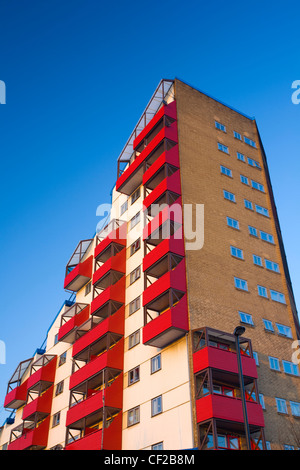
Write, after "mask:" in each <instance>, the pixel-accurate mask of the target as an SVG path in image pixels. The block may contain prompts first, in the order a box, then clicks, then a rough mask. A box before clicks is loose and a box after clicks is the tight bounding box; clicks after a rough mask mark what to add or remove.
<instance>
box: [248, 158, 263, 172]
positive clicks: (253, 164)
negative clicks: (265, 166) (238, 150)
mask: <svg viewBox="0 0 300 470" xmlns="http://www.w3.org/2000/svg"><path fill="white" fill-rule="evenodd" d="M247 160H248V164H249V165H250V166H253V167H254V168H259V169H260V168H261V166H260V164H259V163H258V162H257V161H256V160H253V158H249V157H247Z"/></svg>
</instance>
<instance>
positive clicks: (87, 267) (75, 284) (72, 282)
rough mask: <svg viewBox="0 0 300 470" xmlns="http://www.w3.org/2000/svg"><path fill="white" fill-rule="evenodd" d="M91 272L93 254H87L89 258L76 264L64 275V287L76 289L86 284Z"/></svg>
mask: <svg viewBox="0 0 300 470" xmlns="http://www.w3.org/2000/svg"><path fill="white" fill-rule="evenodd" d="M92 272H93V256H89V258H87V259H86V260H85V261H83V262H82V263H79V264H77V266H76V267H75V268H74V269H72V271H71V272H70V273H69V274H67V276H66V277H65V282H64V289H69V290H74V291H78V290H79V289H81V288H82V287H83V286H84V284H86V282H87V280H88V279H91V277H92Z"/></svg>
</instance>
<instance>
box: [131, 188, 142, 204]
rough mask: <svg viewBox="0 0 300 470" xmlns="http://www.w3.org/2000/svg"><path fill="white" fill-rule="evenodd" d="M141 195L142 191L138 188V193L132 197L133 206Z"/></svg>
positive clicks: (135, 192)
mask: <svg viewBox="0 0 300 470" xmlns="http://www.w3.org/2000/svg"><path fill="white" fill-rule="evenodd" d="M140 195H141V190H140V188H138V189H137V190H136V191H134V193H133V194H132V195H131V200H130V202H131V204H133V203H134V202H135V201H136V200H137V199H138V198H139V197H140Z"/></svg>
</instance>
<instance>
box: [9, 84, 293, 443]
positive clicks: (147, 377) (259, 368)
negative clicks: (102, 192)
mask: <svg viewBox="0 0 300 470" xmlns="http://www.w3.org/2000/svg"><path fill="white" fill-rule="evenodd" d="M116 166H117V179H116V183H115V187H114V189H113V192H112V201H111V214H110V219H109V220H108V221H107V223H106V224H105V226H103V227H102V228H101V229H100V230H99V231H98V232H97V233H96V234H95V235H94V236H93V237H91V238H90V239H87V240H82V241H80V242H79V244H78V246H77V247H76V249H75V251H74V252H73V254H72V256H71V258H70V260H69V262H68V263H67V266H66V275H65V279H64V288H65V290H66V291H67V292H68V293H70V298H69V299H68V300H67V301H66V302H65V303H64V305H63V306H62V307H61V309H60V310H59V312H58V314H57V316H56V317H55V319H54V321H53V323H52V325H51V327H50V328H49V330H48V333H47V341H46V344H45V345H44V346H43V347H42V348H40V349H37V350H36V352H35V354H34V355H33V357H31V358H28V359H25V360H24V361H22V362H21V363H20V364H19V365H18V367H17V368H16V371H15V372H14V374H13V375H12V377H11V379H10V381H9V384H8V389H7V395H6V398H5V403H4V406H5V407H6V408H7V409H9V410H12V413H11V416H10V417H9V418H8V419H7V420H6V422H5V423H4V425H3V426H2V428H1V433H0V447H1V448H2V449H8V450H10V449H12V450H15V449H17V450H23V449H65V450H68V449H71V450H76V449H78V450H80V449H90V450H101V449H103V450H142V449H144V450H151V449H152V450H177V449H199V450H207V449H217V448H219V449H240V450H243V449H247V448H249V446H250V448H251V449H253V450H260V449H271V450H272V449H274V450H276V449H297V448H298V447H300V428H299V417H300V382H299V381H300V377H299V369H298V364H297V361H296V360H295V354H294V355H293V353H295V352H296V351H297V344H298V343H297V340H298V339H299V334H300V328H299V321H298V316H297V311H296V305H295V300H294V296H293V290H292V284H291V280H290V276H289V271H288V265H287V260H286V256H285V252H284V246H283V241H282V236H281V231H280V226H279V221H278V215H277V211H276V206H275V202H274V195H273V191H272V186H271V182H270V175H269V171H268V166H267V160H266V155H265V152H264V149H263V146H262V142H261V139H260V135H259V131H258V128H257V125H256V121H255V119H253V118H250V117H248V116H246V115H244V114H242V113H240V112H238V111H236V110H234V109H232V108H231V107H228V106H227V105H225V104H223V103H221V102H220V101H218V100H215V99H213V98H212V97H210V96H208V95H206V94H204V93H202V92H200V91H198V90H197V89H195V88H193V87H191V86H189V85H187V84H186V83H184V82H182V81H180V80H178V79H174V80H165V79H164V80H162V81H161V82H160V83H159V85H158V87H157V89H156V90H155V92H154V94H153V96H152V98H151V99H150V101H149V103H148V105H147V107H146V108H145V111H144V113H143V115H142V117H141V118H140V120H139V121H138V124H137V126H136V127H135V129H134V131H133V132H132V134H131V136H130V137H129V139H128V141H127V143H126V145H125V147H124V149H123V151H122V152H121V155H120V156H119V158H118V160H117V162H116ZM240 326H244V327H245V332H244V333H243V334H242V335H241V336H240V337H239V343H237V338H236V335H235V334H234V331H235V329H236V327H240ZM237 344H238V349H239V350H237ZM239 357H240V358H241V365H242V382H241V380H240V378H241V375H240V374H239V368H238V358H239ZM293 358H294V359H293ZM243 390H244V392H243ZM243 394H244V400H243ZM244 403H245V404H246V415H245V413H244V412H243V410H244V408H243V404H244ZM244 411H245V410H244ZM246 423H248V430H249V434H248V437H247V424H246ZM245 424H246V425H245Z"/></svg>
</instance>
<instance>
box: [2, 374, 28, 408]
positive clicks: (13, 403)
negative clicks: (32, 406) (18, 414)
mask: <svg viewBox="0 0 300 470" xmlns="http://www.w3.org/2000/svg"><path fill="white" fill-rule="evenodd" d="M26 398H27V380H26V381H25V382H23V383H22V384H21V385H18V386H17V387H15V388H14V389H13V390H10V391H9V392H8V393H7V395H6V397H5V400H4V408H11V409H14V410H16V409H18V408H20V406H23V405H24V404H25V403H26Z"/></svg>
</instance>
